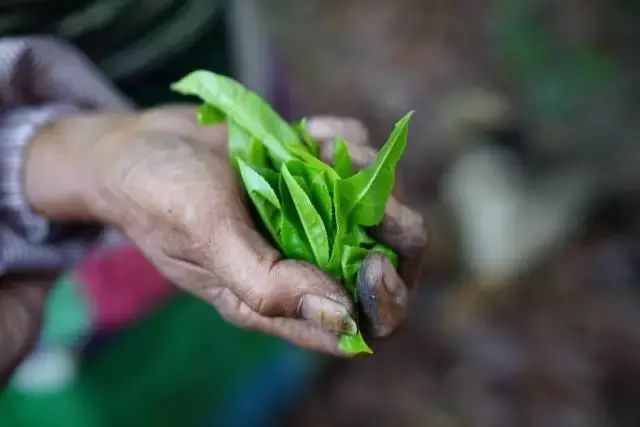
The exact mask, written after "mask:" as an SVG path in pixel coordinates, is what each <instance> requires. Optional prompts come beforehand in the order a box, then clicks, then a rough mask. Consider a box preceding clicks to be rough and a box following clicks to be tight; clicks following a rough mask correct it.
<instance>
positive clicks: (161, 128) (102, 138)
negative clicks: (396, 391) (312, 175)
mask: <svg viewBox="0 0 640 427" xmlns="http://www.w3.org/2000/svg"><path fill="white" fill-rule="evenodd" d="M316 123H317V122H316ZM344 136H345V137H347V138H348V137H349V135H344ZM320 139H323V138H320ZM354 153H355V152H354ZM53 164H55V165H57V168H58V170H59V173H61V174H64V178H63V179H62V180H61V181H60V185H58V186H56V187H57V188H56V190H55V191H53V192H52V191H45V189H44V188H47V187H46V186H44V187H43V185H42V182H43V181H44V182H47V180H46V179H44V178H46V176H47V172H43V167H46V166H45V165H53ZM61 166H64V167H61ZM48 173H49V174H50V173H51V172H50V171H49V172H48ZM26 177H27V180H26V184H27V187H26V188H27V195H28V197H29V200H30V201H31V202H32V204H33V205H34V207H35V208H36V209H38V210H40V211H41V212H43V213H44V214H45V215H49V216H51V217H53V218H59V219H88V220H98V221H101V222H105V223H109V224H113V225H116V226H118V227H120V228H121V229H122V230H123V231H124V232H125V233H126V234H127V235H128V236H129V237H130V238H132V239H133V240H134V241H135V242H136V244H137V245H138V246H139V247H140V249H141V250H142V252H143V253H144V254H145V255H146V256H147V257H148V258H149V260H150V261H151V262H153V263H154V264H155V265H156V267H157V268H158V269H159V270H160V271H161V272H162V273H163V274H164V275H166V277H167V278H168V279H170V280H171V281H173V282H174V283H175V284H176V285H178V286H179V287H181V288H182V289H184V290H186V291H188V292H190V293H192V294H194V295H196V296H198V297H200V298H202V299H203V300H205V301H207V302H209V303H210V304H212V305H213V306H214V307H216V309H217V310H218V311H219V313H220V314H221V315H222V316H223V317H224V318H225V319H227V320H228V321H230V322H231V323H234V324H236V325H238V326H241V327H244V328H249V329H256V330H259V331H263V332H266V333H270V334H274V335H277V336H280V337H282V338H284V339H287V340H289V341H291V342H294V343H296V344H298V345H301V346H303V347H307V348H310V349H314V350H319V351H324V352H328V353H332V354H340V351H339V350H338V345H337V342H338V340H337V337H338V335H339V334H340V333H353V332H355V330H356V325H355V322H354V318H355V311H354V307H353V303H352V301H351V300H350V298H349V296H348V295H347V293H346V292H345V291H344V289H343V288H342V287H341V286H340V284H339V283H337V282H336V281H335V280H333V279H332V278H331V277H329V276H328V275H327V274H325V273H323V272H321V271H319V270H318V269H317V268H315V267H314V266H312V265H311V264H308V263H305V262H302V261H296V260H290V259H283V258H282V256H281V255H280V253H279V252H278V251H277V250H276V249H274V248H273V247H272V246H271V245H269V243H268V242H267V241H265V239H263V238H262V236H261V235H260V234H259V233H258V232H257V231H256V229H255V226H254V224H253V222H252V219H251V216H250V213H249V210H248V208H247V202H246V200H245V197H244V191H243V190H242V188H241V187H240V185H239V183H238V180H237V179H236V176H235V174H234V172H233V171H232V170H231V168H230V167H229V163H228V154H227V148H226V130H225V128H224V127H223V126H207V127H201V126H198V125H197V123H196V122H195V112H194V110H193V109H192V108H190V107H164V108H159V109H154V110H149V111H146V112H141V113H136V114H95V115H86V116H78V117H74V118H68V119H64V120H60V121H58V122H56V123H55V124H53V125H52V126H50V127H48V128H46V129H43V131H42V132H40V133H39V134H38V137H36V139H35V140H34V142H33V144H32V147H31V150H30V155H29V158H28V162H27V173H26ZM49 179H57V178H56V177H52V178H49ZM49 190H51V189H50V187H49ZM407 212H410V211H408V210H406V208H405V207H403V206H402V205H400V204H399V203H397V202H395V201H393V202H392V203H391V204H390V210H389V214H390V215H388V218H387V219H386V220H385V222H384V223H383V224H382V226H381V227H380V230H379V231H380V232H381V234H380V238H381V239H382V240H384V241H385V242H387V243H389V244H390V245H391V246H392V247H393V248H394V249H396V250H397V251H398V253H399V254H400V255H401V257H404V258H406V259H415V258H416V257H417V254H418V253H420V254H421V253H422V243H423V241H424V237H423V234H421V233H423V232H422V227H421V223H420V221H419V217H418V216H416V215H414V214H413V213H411V214H407ZM407 220H409V223H405V222H406V221H407ZM412 227H413V228H412ZM409 229H411V233H417V234H416V236H417V237H412V238H411V239H408V240H410V241H413V242H415V244H414V246H413V247H412V248H410V249H409V248H407V247H406V245H405V243H406V241H407V239H406V237H407V233H408V232H409V231H408V230H409ZM412 235H413V234H412ZM394 243H396V244H394ZM400 271H401V272H402V271H403V270H402V268H401V270H400ZM359 276H360V278H359V282H358V286H359V289H360V291H361V293H362V295H363V297H364V298H363V302H364V304H363V308H364V312H365V314H366V317H367V319H368V320H369V321H370V322H371V326H372V327H371V331H372V332H373V334H374V335H378V336H380V335H386V334H388V333H389V332H391V331H392V330H393V329H394V328H395V327H396V326H397V324H398V323H399V322H400V320H401V319H402V317H403V314H404V311H405V309H406V290H407V288H406V286H405V284H404V282H403V281H402V280H401V279H400V278H399V276H398V275H397V274H396V273H395V271H394V270H393V268H392V267H391V265H390V264H389V262H388V261H387V260H386V259H385V258H384V257H381V256H379V255H374V256H371V257H369V258H368V259H367V260H366V261H365V263H364V265H363V269H362V271H361V274H360V275H359ZM367 295H368V296H370V298H367ZM365 300H367V301H368V300H371V301H374V300H375V301H377V303H376V302H375V301H374V302H373V303H371V302H367V301H365Z"/></svg>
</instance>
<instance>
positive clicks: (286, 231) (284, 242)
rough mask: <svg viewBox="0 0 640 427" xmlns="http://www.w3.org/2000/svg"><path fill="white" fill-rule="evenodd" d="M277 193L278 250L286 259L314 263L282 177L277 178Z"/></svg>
mask: <svg viewBox="0 0 640 427" xmlns="http://www.w3.org/2000/svg"><path fill="white" fill-rule="evenodd" d="M278 179H279V182H278V191H279V195H280V204H281V206H282V217H281V223H280V224H281V225H280V243H281V247H280V249H281V250H282V252H283V253H284V255H285V256H286V257H287V258H292V259H299V260H303V261H307V262H315V258H314V256H313V252H312V251H311V246H310V245H309V242H308V241H307V240H306V238H305V237H304V229H303V227H302V224H301V222H300V219H299V218H298V212H297V211H296V207H295V205H294V202H293V198H292V197H291V194H290V193H289V190H288V189H287V185H286V183H285V181H284V177H283V176H282V175H280V176H279V177H278Z"/></svg>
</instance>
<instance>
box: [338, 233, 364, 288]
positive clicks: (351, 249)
mask: <svg viewBox="0 0 640 427" xmlns="http://www.w3.org/2000/svg"><path fill="white" fill-rule="evenodd" d="M368 254H369V251H368V250H367V249H363V248H358V247H355V246H349V245H345V246H344V247H343V248H342V259H341V260H340V264H341V267H342V277H343V282H342V283H343V285H344V287H345V288H346V289H347V291H349V292H350V293H351V295H353V297H354V298H355V297H356V296H357V289H356V278H357V277H358V271H360V267H361V266H362V262H363V261H364V259H365V258H366V257H367V255H368Z"/></svg>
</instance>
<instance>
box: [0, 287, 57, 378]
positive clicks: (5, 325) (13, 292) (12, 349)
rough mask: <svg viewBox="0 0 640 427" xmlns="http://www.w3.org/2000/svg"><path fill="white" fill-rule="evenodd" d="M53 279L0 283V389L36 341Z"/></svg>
mask: <svg viewBox="0 0 640 427" xmlns="http://www.w3.org/2000/svg"><path fill="white" fill-rule="evenodd" d="M54 277H55V276H54V275H51V274H37V275H36V274H31V275H10V276H5V277H3V278H2V279H1V280H0V386H2V385H3V384H4V383H5V382H6V381H7V380H8V379H9V375H10V374H11V372H12V371H13V369H15V367H16V366H17V365H18V364H19V363H20V361H21V360H22V358H23V357H24V356H25V355H26V354H27V353H28V352H29V350H30V349H31V347H33V344H34V343H35V342H36V339H37V337H38V334H39V332H40V324H41V321H42V314H43V308H44V301H45V297H46V295H47V293H48V292H49V288H50V285H51V283H53V280H54Z"/></svg>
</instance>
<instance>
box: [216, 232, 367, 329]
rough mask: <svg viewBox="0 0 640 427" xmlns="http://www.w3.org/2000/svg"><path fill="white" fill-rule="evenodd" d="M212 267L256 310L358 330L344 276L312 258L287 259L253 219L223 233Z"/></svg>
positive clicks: (264, 314) (323, 325)
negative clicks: (330, 272)
mask: <svg viewBox="0 0 640 427" xmlns="http://www.w3.org/2000/svg"><path fill="white" fill-rule="evenodd" d="M217 239H218V241H219V242H221V244H222V246H219V248H218V249H217V250H222V251H223V253H217V254H212V257H211V259H212V260H216V259H217V260H223V262H222V263H220V262H215V261H214V264H215V265H212V266H211V268H212V271H216V272H217V273H218V275H219V276H220V277H221V278H222V279H223V281H225V283H227V284H228V286H229V287H230V288H231V290H232V291H233V292H234V293H235V294H236V295H237V296H238V297H239V298H240V299H241V300H242V301H243V302H245V303H246V304H247V305H248V306H249V307H250V308H251V309H252V310H253V311H255V312H256V313H258V314H260V315H262V316H266V317H289V318H303V319H306V320H308V321H310V322H312V323H314V324H316V325H317V326H319V327H321V328H323V329H325V330H327V331H331V332H334V333H351V334H353V333H355V332H356V330H357V328H356V324H355V322H354V320H353V317H352V312H353V308H352V303H351V300H350V298H349V296H348V295H347V293H346V291H345V290H344V289H343V288H342V286H340V284H339V283H338V282H336V281H335V280H333V279H332V278H331V277H330V276H329V275H327V274H326V273H323V272H321V271H320V270H318V269H317V268H315V267H314V266H312V265H311V264H309V263H306V262H302V261H296V260H291V259H281V256H280V254H279V253H278V252H277V251H276V250H275V249H273V248H272V247H271V246H270V245H269V244H268V243H267V242H266V241H265V240H264V239H263V238H262V237H261V236H260V235H259V234H258V233H257V232H256V231H255V230H254V229H253V228H252V227H251V225H250V224H248V223H245V222H242V221H236V222H235V223H233V224H229V225H228V226H227V227H225V229H224V230H223V231H220V232H219V233H218V234H217Z"/></svg>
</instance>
